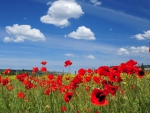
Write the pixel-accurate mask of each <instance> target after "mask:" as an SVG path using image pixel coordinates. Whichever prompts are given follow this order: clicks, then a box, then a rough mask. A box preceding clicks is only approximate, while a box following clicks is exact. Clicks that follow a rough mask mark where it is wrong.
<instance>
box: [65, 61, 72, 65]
mask: <svg viewBox="0 0 150 113" xmlns="http://www.w3.org/2000/svg"><path fill="white" fill-rule="evenodd" d="M70 65H72V62H71V61H70V60H66V61H65V64H64V66H65V67H67V66H70Z"/></svg>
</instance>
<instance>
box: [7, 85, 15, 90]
mask: <svg viewBox="0 0 150 113" xmlns="http://www.w3.org/2000/svg"><path fill="white" fill-rule="evenodd" d="M6 88H7V90H9V91H10V90H13V89H14V87H13V85H8V86H6Z"/></svg>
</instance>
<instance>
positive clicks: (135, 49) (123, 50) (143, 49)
mask: <svg viewBox="0 0 150 113" xmlns="http://www.w3.org/2000/svg"><path fill="white" fill-rule="evenodd" d="M148 50H149V47H147V46H140V47H135V46H131V47H125V48H120V49H119V50H118V54H119V55H123V54H126V55H129V53H130V54H142V53H148Z"/></svg>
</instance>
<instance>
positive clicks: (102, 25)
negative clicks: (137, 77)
mask: <svg viewBox="0 0 150 113" xmlns="http://www.w3.org/2000/svg"><path fill="white" fill-rule="evenodd" d="M149 7H150V1H149V0H144V1H142V0H132V1H131V0H119V1H118V0H1V1H0V69H7V68H11V69H32V68H33V67H39V68H41V67H42V65H41V64H40V63H41V61H47V64H46V67H47V69H48V70H49V71H65V72H68V71H69V67H64V62H65V61H66V60H70V61H71V62H72V65H71V66H70V71H71V72H72V73H74V72H75V71H77V70H78V69H80V68H84V69H88V68H95V69H96V68H98V67H100V66H114V65H120V64H121V63H124V62H127V61H129V60H130V59H133V60H135V61H137V62H138V64H139V65H141V64H142V63H143V64H145V65H150V53H148V47H149V43H150V8H149Z"/></svg>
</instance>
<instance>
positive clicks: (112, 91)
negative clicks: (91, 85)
mask: <svg viewBox="0 0 150 113" xmlns="http://www.w3.org/2000/svg"><path fill="white" fill-rule="evenodd" d="M118 88H119V86H111V85H105V88H104V89H105V91H107V92H108V93H110V94H111V95H112V96H114V95H115V94H116V92H117V90H118Z"/></svg>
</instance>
